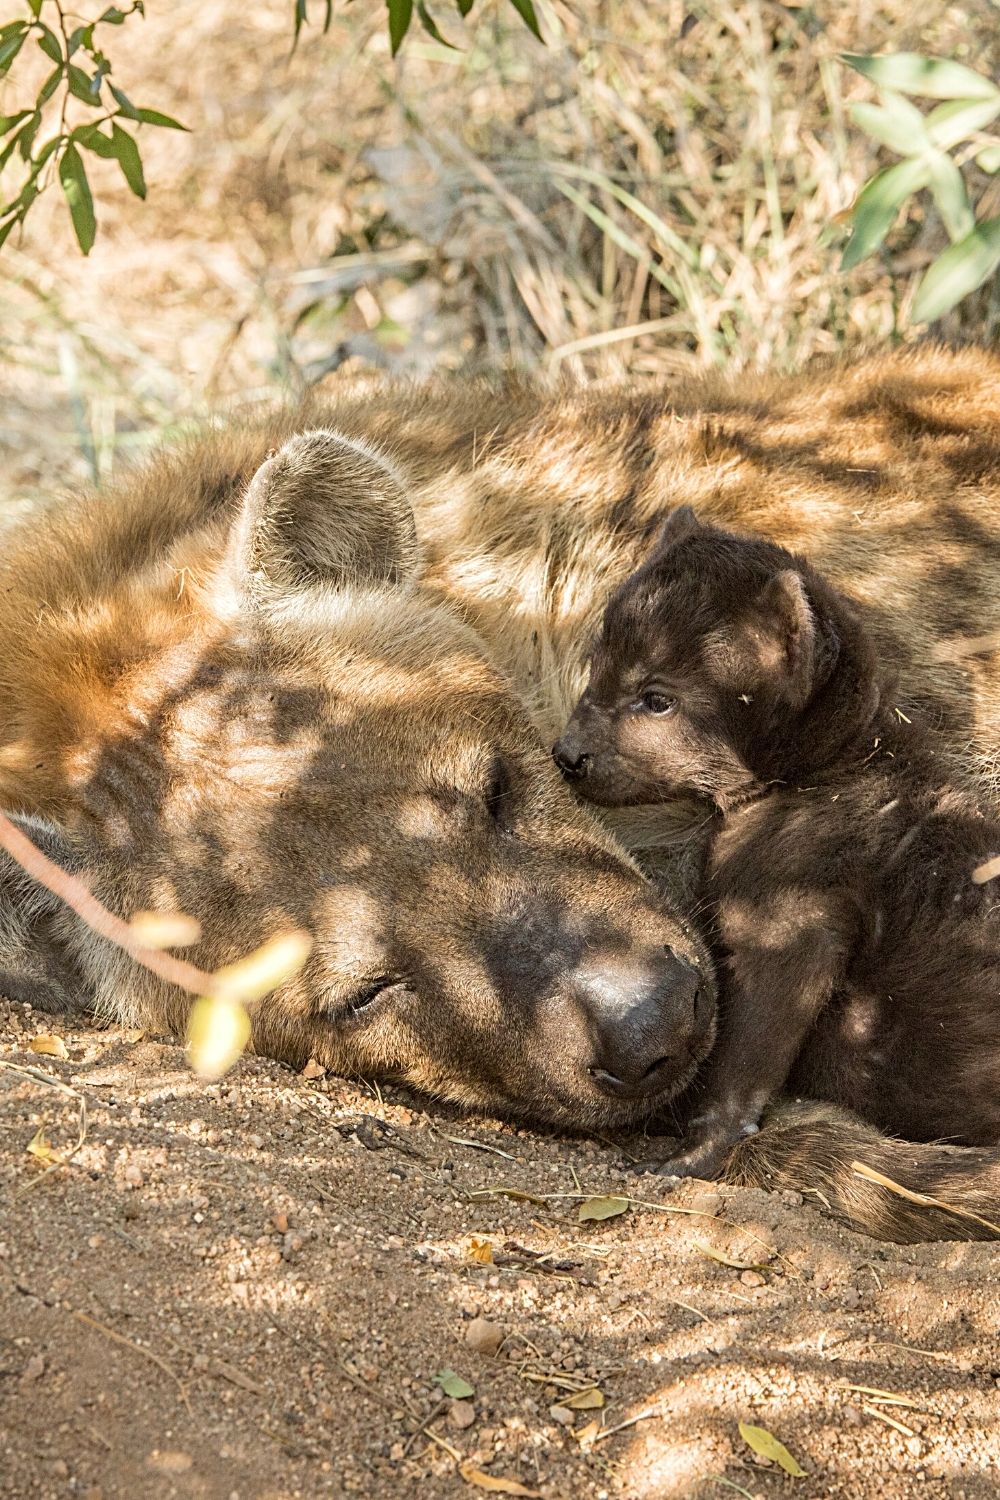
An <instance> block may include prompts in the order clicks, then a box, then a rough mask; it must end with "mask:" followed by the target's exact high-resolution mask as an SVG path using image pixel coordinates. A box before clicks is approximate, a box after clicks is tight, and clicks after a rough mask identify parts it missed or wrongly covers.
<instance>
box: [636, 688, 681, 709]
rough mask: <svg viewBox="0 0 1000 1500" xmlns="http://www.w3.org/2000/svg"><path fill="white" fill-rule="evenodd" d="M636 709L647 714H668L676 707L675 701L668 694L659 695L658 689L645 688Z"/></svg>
mask: <svg viewBox="0 0 1000 1500" xmlns="http://www.w3.org/2000/svg"><path fill="white" fill-rule="evenodd" d="M636 707H637V708H641V709H643V710H644V711H645V712H646V713H648V714H670V713H673V711H674V709H675V708H676V707H677V699H676V698H671V696H670V694H669V693H661V692H660V691H659V689H658V688H647V690H646V691H645V692H644V693H643V695H642V697H641V698H640V699H639V702H638V703H637V704H636Z"/></svg>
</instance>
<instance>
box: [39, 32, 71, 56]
mask: <svg viewBox="0 0 1000 1500" xmlns="http://www.w3.org/2000/svg"><path fill="white" fill-rule="evenodd" d="M39 24H40V25H41V26H42V34H41V36H40V37H39V38H38V45H39V47H41V49H42V51H43V52H44V53H45V56H46V57H47V58H48V59H49V61H50V62H54V63H60V64H62V63H64V62H65V61H66V59H65V58H64V57H63V52H62V48H61V47H60V45H59V38H58V37H57V36H56V34H55V32H54V31H50V30H49V28H48V27H47V26H45V25H43V24H42V23H41V22H40V23H39Z"/></svg>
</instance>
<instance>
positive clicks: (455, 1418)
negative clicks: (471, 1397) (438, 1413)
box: [448, 1401, 476, 1432]
mask: <svg viewBox="0 0 1000 1500" xmlns="http://www.w3.org/2000/svg"><path fill="white" fill-rule="evenodd" d="M475 1420H476V1408H475V1406H474V1405H473V1404H472V1402H471V1401H450V1402H449V1403H448V1424H449V1426H451V1427H457V1428H458V1430H459V1432H464V1431H465V1429H466V1428H467V1427H471V1426H472V1424H473V1422H474V1421H475Z"/></svg>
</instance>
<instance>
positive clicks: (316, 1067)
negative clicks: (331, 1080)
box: [302, 1057, 326, 1080]
mask: <svg viewBox="0 0 1000 1500" xmlns="http://www.w3.org/2000/svg"><path fill="white" fill-rule="evenodd" d="M302 1077H303V1078H308V1079H310V1080H311V1079H314V1078H325V1077H326V1069H325V1068H324V1066H323V1064H322V1063H321V1062H317V1061H316V1059H315V1057H311V1058H310V1059H309V1061H308V1062H307V1063H306V1065H305V1067H304V1068H303V1069H302Z"/></svg>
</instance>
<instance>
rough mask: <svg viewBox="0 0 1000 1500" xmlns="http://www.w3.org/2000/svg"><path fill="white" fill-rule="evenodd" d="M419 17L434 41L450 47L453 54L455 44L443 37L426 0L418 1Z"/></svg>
mask: <svg viewBox="0 0 1000 1500" xmlns="http://www.w3.org/2000/svg"><path fill="white" fill-rule="evenodd" d="M417 15H418V16H419V17H420V24H421V26H422V27H423V28H424V30H425V31H426V33H427V35H428V36H429V37H431V38H432V40H433V41H435V42H439V43H440V45H441V46H442V47H450V48H451V50H452V51H453V52H454V51H455V50H456V48H455V44H454V42H449V40H448V38H447V37H446V36H442V35H441V30H440V28H439V26H438V23H437V22H436V21H435V19H434V17H433V16H432V15H431V13H430V11H429V10H428V9H427V6H426V5H425V4H424V0H417Z"/></svg>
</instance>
